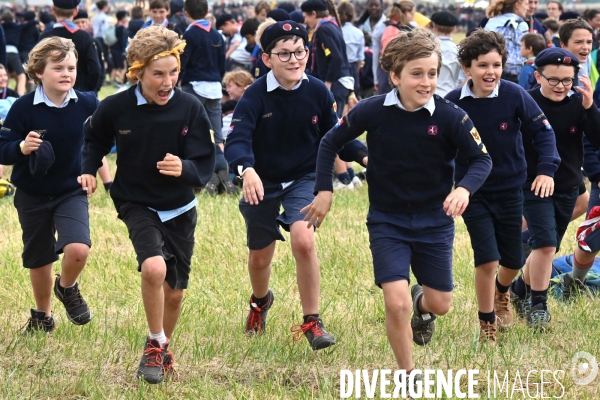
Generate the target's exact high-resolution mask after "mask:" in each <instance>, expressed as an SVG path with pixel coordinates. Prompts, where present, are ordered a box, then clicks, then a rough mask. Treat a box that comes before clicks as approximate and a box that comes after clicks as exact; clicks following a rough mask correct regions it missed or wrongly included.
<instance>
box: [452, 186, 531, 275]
mask: <svg viewBox="0 0 600 400" xmlns="http://www.w3.org/2000/svg"><path fill="white" fill-rule="evenodd" d="M522 216H523V191H522V190H521V189H520V188H518V189H514V190H504V191H500V192H476V193H475V194H474V195H473V196H471V199H470V200H469V206H468V207H467V210H466V211H465V213H464V214H463V219H464V221H465V225H467V230H468V231H469V236H470V237H471V247H472V248H473V255H474V258H475V266H479V265H482V264H486V263H489V262H492V261H499V262H500V265H502V266H503V267H506V268H509V269H513V270H519V269H521V267H523V263H524V261H523V243H522V241H521V227H522Z"/></svg>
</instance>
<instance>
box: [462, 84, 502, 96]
mask: <svg viewBox="0 0 600 400" xmlns="http://www.w3.org/2000/svg"><path fill="white" fill-rule="evenodd" d="M501 82H502V81H498V84H497V85H496V87H495V88H494V90H492V93H490V94H489V95H487V96H486V97H485V98H486V99H491V98H492V97H498V91H499V89H500V83H501ZM472 83H473V81H472V80H471V79H469V80H468V81H467V83H465V84H464V85H463V87H462V89H461V90H460V100H462V99H463V98H465V97H469V96H471V97H472V98H474V99H478V98H479V97H477V96H475V94H474V93H473V91H472V90H471V84H472Z"/></svg>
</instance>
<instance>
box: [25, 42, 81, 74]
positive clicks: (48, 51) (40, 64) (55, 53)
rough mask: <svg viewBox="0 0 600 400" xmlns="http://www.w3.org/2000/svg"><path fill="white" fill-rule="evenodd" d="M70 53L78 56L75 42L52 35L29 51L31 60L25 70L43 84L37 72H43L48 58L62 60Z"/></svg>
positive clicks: (56, 60) (54, 60) (55, 60)
mask: <svg viewBox="0 0 600 400" xmlns="http://www.w3.org/2000/svg"><path fill="white" fill-rule="evenodd" d="M69 53H73V54H74V55H75V58H76V59H77V58H78V55H77V50H75V44H74V43H73V41H72V40H71V39H65V38H61V37H58V36H51V37H49V38H46V39H44V40H41V41H40V42H39V43H38V44H36V45H35V47H34V48H33V49H31V51H30V52H29V61H28V62H27V64H25V65H24V66H23V67H25V72H26V73H27V75H29V77H30V78H31V79H33V81H34V82H35V84H36V85H41V84H42V81H41V80H40V78H38V77H37V75H36V74H43V73H44V70H45V69H46V65H47V64H48V60H50V61H52V62H61V61H62V60H64V59H65V58H66V57H67V56H68V55H69Z"/></svg>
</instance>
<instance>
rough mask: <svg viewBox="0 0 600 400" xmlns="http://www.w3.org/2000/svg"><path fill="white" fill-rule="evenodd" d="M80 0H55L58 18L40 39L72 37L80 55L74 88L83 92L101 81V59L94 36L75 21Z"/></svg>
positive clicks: (90, 89)
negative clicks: (80, 27) (93, 39)
mask: <svg viewBox="0 0 600 400" xmlns="http://www.w3.org/2000/svg"><path fill="white" fill-rule="evenodd" d="M79 2H80V0H54V1H53V4H54V6H53V7H52V13H53V14H54V15H56V18H57V20H58V22H57V23H55V24H54V27H53V28H52V30H50V31H45V32H42V33H41V34H40V40H42V39H45V38H47V37H50V36H59V37H62V38H65V39H71V40H72V41H73V43H75V49H76V50H77V54H78V56H79V58H78V60H77V81H76V82H75V86H74V89H75V90H79V91H82V92H93V91H95V90H96V88H97V87H98V82H99V81H100V78H101V74H100V61H99V59H98V54H97V53H96V48H95V46H94V42H93V41H92V36H91V35H90V34H89V33H88V32H85V31H83V30H81V29H79V27H78V26H77V25H75V23H73V17H75V16H76V15H77V12H78V10H77V5H79Z"/></svg>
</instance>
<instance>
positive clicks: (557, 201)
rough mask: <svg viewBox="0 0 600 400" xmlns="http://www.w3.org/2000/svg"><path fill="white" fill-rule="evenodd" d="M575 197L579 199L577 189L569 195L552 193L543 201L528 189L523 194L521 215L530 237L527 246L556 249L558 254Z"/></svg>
mask: <svg viewBox="0 0 600 400" xmlns="http://www.w3.org/2000/svg"><path fill="white" fill-rule="evenodd" d="M525 187H527V184H526V185H525ZM577 197H579V188H576V189H574V190H573V191H572V192H570V193H554V194H553V195H552V196H550V197H544V198H543V199H542V198H540V197H539V196H536V195H535V194H534V193H533V192H532V191H531V190H529V189H526V190H525V191H524V192H523V199H524V201H523V215H524V216H525V220H527V227H528V228H529V234H530V235H531V237H530V238H529V246H531V248H532V249H533V250H535V249H539V248H542V247H556V251H557V252H558V250H559V248H560V242H561V241H562V238H563V236H564V234H565V231H566V230H567V227H568V226H569V222H570V221H571V216H572V215H573V209H574V208H575V202H576V201H577Z"/></svg>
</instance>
